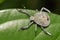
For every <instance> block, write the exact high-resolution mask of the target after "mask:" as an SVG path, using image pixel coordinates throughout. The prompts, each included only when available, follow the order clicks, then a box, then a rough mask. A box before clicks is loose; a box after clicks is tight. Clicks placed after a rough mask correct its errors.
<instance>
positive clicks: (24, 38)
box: [0, 9, 60, 40]
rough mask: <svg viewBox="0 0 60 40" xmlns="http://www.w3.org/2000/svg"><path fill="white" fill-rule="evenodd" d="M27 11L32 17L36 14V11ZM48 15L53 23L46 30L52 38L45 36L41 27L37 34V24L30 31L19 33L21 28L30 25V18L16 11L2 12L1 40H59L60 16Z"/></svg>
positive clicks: (0, 19)
mask: <svg viewBox="0 0 60 40" xmlns="http://www.w3.org/2000/svg"><path fill="white" fill-rule="evenodd" d="M23 10H26V9H23ZM26 11H28V12H29V14H30V15H34V14H35V13H36V11H34V10H26ZM48 15H49V16H50V19H51V23H50V25H49V26H48V27H47V28H45V29H46V30H47V31H48V32H50V33H51V34H52V36H49V35H47V34H45V33H44V32H43V31H42V30H41V28H39V27H38V29H37V32H35V24H33V25H31V27H30V28H29V29H26V30H20V31H18V30H19V29H20V28H21V27H23V26H26V25H28V23H29V17H28V16H27V15H26V14H23V13H20V12H18V11H17V10H16V9H5V10H0V40H59V39H60V31H59V29H60V15H57V14H54V13H49V14H48Z"/></svg>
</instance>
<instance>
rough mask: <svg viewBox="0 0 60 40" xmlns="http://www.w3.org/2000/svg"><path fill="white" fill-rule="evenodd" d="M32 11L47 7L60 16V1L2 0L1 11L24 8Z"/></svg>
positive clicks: (0, 3) (0, 1) (0, 2)
mask: <svg viewBox="0 0 60 40" xmlns="http://www.w3.org/2000/svg"><path fill="white" fill-rule="evenodd" d="M24 6H25V7H26V9H32V10H36V9H38V10H40V9H41V8H42V7H46V8H47V9H49V10H50V11H51V12H53V13H56V14H60V0H0V10H1V9H13V8H22V9H23V8H24Z"/></svg>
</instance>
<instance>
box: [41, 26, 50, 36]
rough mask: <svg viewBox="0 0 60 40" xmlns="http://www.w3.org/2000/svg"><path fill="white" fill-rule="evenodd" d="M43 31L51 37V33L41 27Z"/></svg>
mask: <svg viewBox="0 0 60 40" xmlns="http://www.w3.org/2000/svg"><path fill="white" fill-rule="evenodd" d="M41 29H42V30H43V32H45V33H46V34H48V35H50V36H51V33H49V32H48V31H46V30H44V28H43V27H42V26H41Z"/></svg>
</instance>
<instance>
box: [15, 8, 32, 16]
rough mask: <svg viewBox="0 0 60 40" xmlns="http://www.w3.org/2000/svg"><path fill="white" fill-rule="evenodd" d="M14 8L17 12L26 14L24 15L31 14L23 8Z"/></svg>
mask: <svg viewBox="0 0 60 40" xmlns="http://www.w3.org/2000/svg"><path fill="white" fill-rule="evenodd" d="M16 10H17V11H18V12H21V13H24V14H26V15H27V16H29V17H30V16H31V15H30V14H29V12H28V11H27V10H23V9H16Z"/></svg>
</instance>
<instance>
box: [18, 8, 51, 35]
mask: <svg viewBox="0 0 60 40" xmlns="http://www.w3.org/2000/svg"><path fill="white" fill-rule="evenodd" d="M43 10H45V11H47V12H44V11H43ZM17 11H19V12H22V13H24V14H26V15H28V16H29V17H30V21H31V22H30V23H29V24H28V25H27V26H26V27H21V29H22V30H25V29H28V28H29V27H30V25H32V24H33V23H34V22H35V24H36V25H40V27H41V29H42V30H43V32H44V33H46V34H48V35H51V33H49V32H48V31H46V30H45V29H44V27H47V26H49V24H50V17H49V15H48V14H47V13H51V12H50V11H49V10H48V9H46V8H45V7H42V8H41V10H40V11H38V10H37V11H38V12H36V14H34V15H33V16H31V15H29V13H28V11H23V10H21V9H20V10H18V9H17ZM35 30H37V26H36V27H35Z"/></svg>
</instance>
